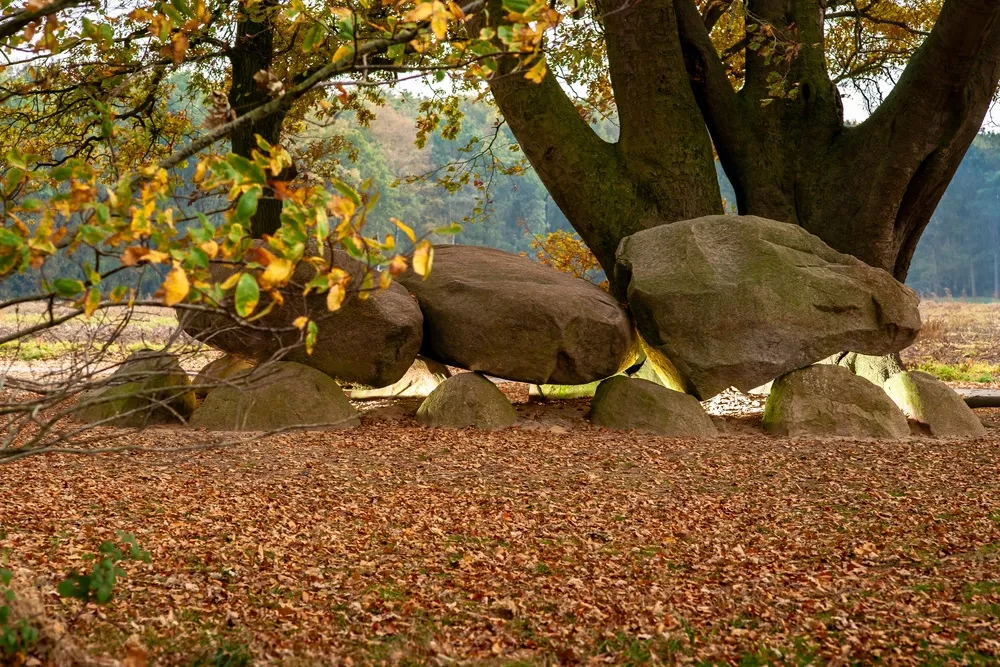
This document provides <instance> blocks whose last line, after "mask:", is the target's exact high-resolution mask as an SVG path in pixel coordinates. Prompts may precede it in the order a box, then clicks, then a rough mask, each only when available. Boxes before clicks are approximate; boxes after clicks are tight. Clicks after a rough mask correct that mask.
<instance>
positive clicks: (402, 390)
mask: <svg viewBox="0 0 1000 667" xmlns="http://www.w3.org/2000/svg"><path fill="white" fill-rule="evenodd" d="M450 377H451V371H450V370H448V367H447V366H445V365H444V364H441V363H438V362H436V361H434V360H432V359H419V358H418V359H417V360H416V361H414V362H413V365H412V366H410V370H408V371H406V375H404V376H403V377H402V378H400V380H399V381H398V382H396V383H395V384H391V385H389V386H388V387H381V388H379V389H354V390H352V391H351V399H352V400H360V401H365V400H369V399H377V398H425V397H427V396H429V395H430V393H431V392H432V391H434V390H435V389H437V387H438V385H439V384H441V383H442V382H444V381H445V380H447V379H448V378H450Z"/></svg>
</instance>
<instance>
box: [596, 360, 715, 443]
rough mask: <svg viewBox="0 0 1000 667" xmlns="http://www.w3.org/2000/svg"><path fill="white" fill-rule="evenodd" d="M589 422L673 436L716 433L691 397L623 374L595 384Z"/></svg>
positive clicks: (700, 435)
mask: <svg viewBox="0 0 1000 667" xmlns="http://www.w3.org/2000/svg"><path fill="white" fill-rule="evenodd" d="M590 422H591V423H592V424H594V425H596V426H604V427H606V428H613V429H618V430H625V431H631V430H635V431H643V432H645V433H652V434H654V435H663V436H669V437H674V438H686V437H699V438H711V437H715V436H717V435H718V434H719V431H718V429H717V428H716V427H715V424H714V423H713V422H712V418H711V417H709V416H708V414H706V413H705V410H704V409H703V408H702V407H701V403H699V402H698V399H696V398H695V397H694V396H690V395H688V394H682V393H681V392H679V391H674V390H673V389H667V388H666V387H664V386H663V385H661V384H657V383H656V382H651V381H649V380H641V379H638V378H630V377H626V376H624V375H616V376H615V377H610V378H608V379H607V380H604V381H603V382H601V384H600V386H598V388H597V392H596V393H595V394H594V400H593V401H592V402H591V404H590Z"/></svg>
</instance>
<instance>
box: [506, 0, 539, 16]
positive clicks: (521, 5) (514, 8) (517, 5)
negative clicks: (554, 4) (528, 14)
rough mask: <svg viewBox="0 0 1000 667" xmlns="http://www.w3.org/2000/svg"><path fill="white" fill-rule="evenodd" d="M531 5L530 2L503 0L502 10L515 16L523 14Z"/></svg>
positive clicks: (529, 0)
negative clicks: (513, 13) (515, 14)
mask: <svg viewBox="0 0 1000 667" xmlns="http://www.w3.org/2000/svg"><path fill="white" fill-rule="evenodd" d="M533 4H535V3H534V2H532V1H531V0H503V8H504V9H506V10H507V11H508V12H515V13H517V14H523V13H524V12H525V11H527V9H528V8H529V7H531V6H532V5H533Z"/></svg>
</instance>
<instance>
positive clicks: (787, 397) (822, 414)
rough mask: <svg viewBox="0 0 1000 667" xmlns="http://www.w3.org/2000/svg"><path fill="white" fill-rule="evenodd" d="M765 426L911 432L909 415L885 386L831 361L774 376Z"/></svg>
mask: <svg viewBox="0 0 1000 667" xmlns="http://www.w3.org/2000/svg"><path fill="white" fill-rule="evenodd" d="M764 428H765V429H767V430H768V431H769V432H771V433H774V434H775V435H786V436H793V437H805V436H808V437H827V436H842V437H850V438H882V439H889V440H898V439H901V438H905V437H907V436H908V435H909V434H910V427H909V424H908V423H907V421H906V415H904V414H903V412H902V411H901V410H900V409H899V408H898V407H896V404H895V403H893V402H892V399H890V398H889V396H888V395H886V393H885V392H884V391H882V388H881V387H877V386H875V385H874V384H872V383H871V382H869V381H868V380H866V379H864V378H862V377H859V376H857V375H855V374H854V373H852V372H851V371H849V370H848V369H847V368H844V367H843V366H833V365H826V364H820V365H815V366H809V367H807V368H803V369H801V370H797V371H792V372H791V373H787V374H785V375H783V376H781V377H780V378H778V379H777V380H775V381H774V384H773V385H772V386H771V393H770V395H769V396H768V397H767V402H766V403H765V404H764Z"/></svg>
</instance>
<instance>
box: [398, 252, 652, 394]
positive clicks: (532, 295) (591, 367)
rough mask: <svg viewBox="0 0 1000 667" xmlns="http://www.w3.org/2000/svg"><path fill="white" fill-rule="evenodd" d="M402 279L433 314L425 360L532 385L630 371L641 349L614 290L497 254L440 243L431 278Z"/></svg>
mask: <svg viewBox="0 0 1000 667" xmlns="http://www.w3.org/2000/svg"><path fill="white" fill-rule="evenodd" d="M398 280H399V282H400V283H402V284H403V285H404V286H405V287H406V288H407V289H408V290H410V291H411V292H412V293H413V294H414V295H416V297H417V299H418V300H419V301H420V308H421V309H422V310H423V313H424V343H423V347H422V349H421V353H422V354H424V355H425V356H427V357H430V358H432V359H436V360H437V361H440V362H442V363H446V364H450V365H452V366H458V367H460V368H467V369H469V370H473V371H480V372H482V373H486V374H488V375H493V376H495V377H500V378H506V379H508V380H515V381H518V382H528V383H531V384H586V383H588V382H594V381H596V380H602V379H604V378H606V377H608V376H611V375H614V374H615V373H617V372H619V371H621V370H622V369H624V368H627V367H628V366H629V365H631V363H632V361H633V360H634V358H635V355H636V352H637V347H636V339H635V334H634V332H633V328H632V322H631V320H630V319H629V316H628V313H627V312H625V310H624V309H623V308H622V307H621V306H620V305H619V304H618V302H617V301H616V300H615V299H614V298H613V297H612V296H611V295H610V294H608V293H607V292H605V291H603V290H601V289H600V288H598V287H595V286H594V285H591V284H590V283H588V282H586V281H584V280H580V279H577V278H574V277H572V276H569V275H567V274H565V273H562V272H560V271H557V270H555V269H553V268H550V267H547V266H544V265H542V264H538V263H537V262H533V261H531V260H530V259H528V258H526V257H521V256H519V255H512V254H510V253H506V252H503V251H501V250H494V249H492V248H479V247H475V246H457V245H456V246H452V245H445V246H436V247H435V248H434V262H433V267H432V269H431V272H430V275H429V276H428V277H427V279H426V280H425V279H423V278H421V277H420V276H418V275H416V274H414V273H413V272H412V271H408V272H406V273H404V274H403V275H401V276H399V278H398Z"/></svg>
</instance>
